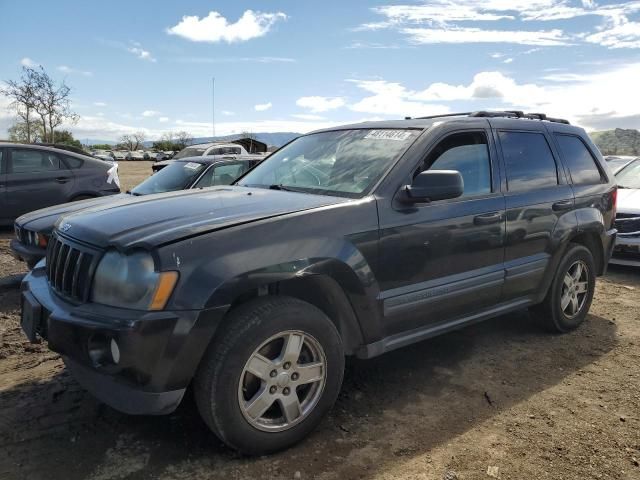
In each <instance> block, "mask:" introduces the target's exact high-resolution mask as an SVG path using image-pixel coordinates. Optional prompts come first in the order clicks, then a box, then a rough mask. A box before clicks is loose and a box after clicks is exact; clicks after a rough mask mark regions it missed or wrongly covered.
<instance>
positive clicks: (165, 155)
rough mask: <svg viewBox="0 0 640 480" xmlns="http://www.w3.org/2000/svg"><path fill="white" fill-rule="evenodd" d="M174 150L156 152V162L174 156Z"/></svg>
mask: <svg viewBox="0 0 640 480" xmlns="http://www.w3.org/2000/svg"><path fill="white" fill-rule="evenodd" d="M173 155H174V154H173V152H172V151H166V152H156V154H155V161H156V162H161V161H163V160H170V159H172V158H173Z"/></svg>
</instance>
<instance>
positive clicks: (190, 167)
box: [184, 162, 200, 170]
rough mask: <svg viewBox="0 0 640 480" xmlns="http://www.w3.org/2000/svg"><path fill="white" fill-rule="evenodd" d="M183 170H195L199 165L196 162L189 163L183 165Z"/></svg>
mask: <svg viewBox="0 0 640 480" xmlns="http://www.w3.org/2000/svg"><path fill="white" fill-rule="evenodd" d="M184 168H188V169H189V170H197V169H199V168H200V164H199V163H196V162H189V163H187V164H185V166H184Z"/></svg>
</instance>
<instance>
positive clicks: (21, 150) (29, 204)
mask: <svg viewBox="0 0 640 480" xmlns="http://www.w3.org/2000/svg"><path fill="white" fill-rule="evenodd" d="M116 193H120V186H119V180H118V170H117V167H116V166H115V165H112V164H109V163H107V162H104V161H102V160H98V159H97V158H92V157H89V156H86V155H79V154H77V153H72V152H68V151H65V150H60V149H57V148H51V147H42V146H37V145H22V144H12V143H3V144H0V224H2V225H11V223H13V220H14V219H15V218H17V217H19V216H20V215H22V214H24V213H27V212H31V211H33V210H38V209H40V208H44V207H49V206H51V205H58V204H60V203H66V202H73V201H76V200H83V199H87V198H92V197H102V196H105V195H113V194H116Z"/></svg>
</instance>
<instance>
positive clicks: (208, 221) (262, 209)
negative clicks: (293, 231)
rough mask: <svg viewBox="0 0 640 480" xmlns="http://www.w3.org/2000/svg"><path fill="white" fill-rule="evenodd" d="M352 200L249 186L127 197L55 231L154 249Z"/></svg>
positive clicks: (72, 217)
mask: <svg viewBox="0 0 640 480" xmlns="http://www.w3.org/2000/svg"><path fill="white" fill-rule="evenodd" d="M345 201H347V199H344V198H338V197H329V196H323V195H310V194H302V193H293V192H284V191H276V190H267V189H262V188H248V187H228V186H225V187H214V188H207V189H203V190H182V191H177V192H171V193H163V194H158V195H145V196H142V197H134V198H133V199H132V198H131V197H130V196H128V198H127V199H122V200H117V201H115V202H114V201H112V202H109V203H106V204H103V205H96V206H94V207H89V208H85V209H83V210H82V211H79V212H77V213H71V214H69V215H64V216H63V217H61V218H60V219H59V220H58V222H57V223H56V228H57V229H59V230H61V231H63V232H65V235H68V236H70V237H72V238H75V239H77V240H80V241H83V242H86V243H89V244H92V245H96V246H99V247H103V248H105V247H109V246H113V247H116V248H120V249H129V248H134V247H138V246H140V247H146V248H152V247H155V246H160V245H163V244H167V243H171V242H174V241H177V240H180V239H182V238H186V237H191V236H195V235H199V234H202V233H206V232H211V231H215V230H219V229H223V228H229V227H232V226H234V225H240V224H244V223H249V222H254V221H257V220H262V219H265V218H270V217H276V216H281V215H285V214H289V213H294V212H299V211H302V210H307V209H311V208H317V207H322V206H326V205H333V204H337V203H342V202H345Z"/></svg>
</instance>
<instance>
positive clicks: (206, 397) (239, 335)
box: [194, 297, 344, 455]
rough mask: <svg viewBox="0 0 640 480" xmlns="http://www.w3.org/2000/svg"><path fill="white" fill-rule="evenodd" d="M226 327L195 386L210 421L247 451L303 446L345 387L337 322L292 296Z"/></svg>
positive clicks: (256, 305) (257, 303)
mask: <svg viewBox="0 0 640 480" xmlns="http://www.w3.org/2000/svg"><path fill="white" fill-rule="evenodd" d="M225 324H226V325H227V326H228V327H227V328H226V329H225V330H224V332H223V333H222V334H221V335H220V336H218V337H217V338H216V339H215V340H214V341H213V342H212V344H211V345H210V346H209V348H208V350H207V352H206V354H205V357H204V358H203V360H202V363H201V365H200V367H199V369H198V372H197V374H196V378H195V382H194V391H195V397H196V402H197V404H198V409H199V411H200V413H201V415H202V417H203V419H204V420H205V422H206V423H207V425H208V426H209V427H210V428H211V430H212V431H213V432H214V433H215V434H216V435H217V436H218V437H219V438H220V439H221V440H222V441H223V442H225V443H226V444H227V445H229V446H231V447H232V448H235V449H237V450H239V451H241V452H243V453H247V454H252V455H261V454H266V453H271V452H275V451H278V450H282V449H284V448H287V447H289V446H292V445H294V444H296V443H298V442H299V441H300V440H302V439H303V438H304V437H306V436H307V435H308V434H309V433H310V432H311V431H312V430H313V429H314V428H315V427H316V426H317V425H318V424H319V423H320V421H321V420H322V418H323V417H324V416H325V414H326V413H327V412H328V411H329V410H330V409H331V407H332V406H333V404H334V402H335V400H336V398H337V396H338V393H339V390H340V386H341V384H342V377H343V373H344V352H343V349H342V342H341V339H340V335H339V334H338V331H337V330H336V328H335V326H334V324H333V323H332V322H331V320H330V319H329V318H327V316H326V315H325V314H324V313H323V312H322V311H320V310H319V309H318V308H316V307H314V306H313V305H310V304H308V303H306V302H303V301H300V300H297V299H294V298H288V297H264V298H260V299H256V300H253V301H251V302H249V303H247V304H245V305H242V306H240V307H238V308H237V309H235V310H234V311H232V312H231V313H230V314H229V317H228V318H227V321H226V322H225Z"/></svg>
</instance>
